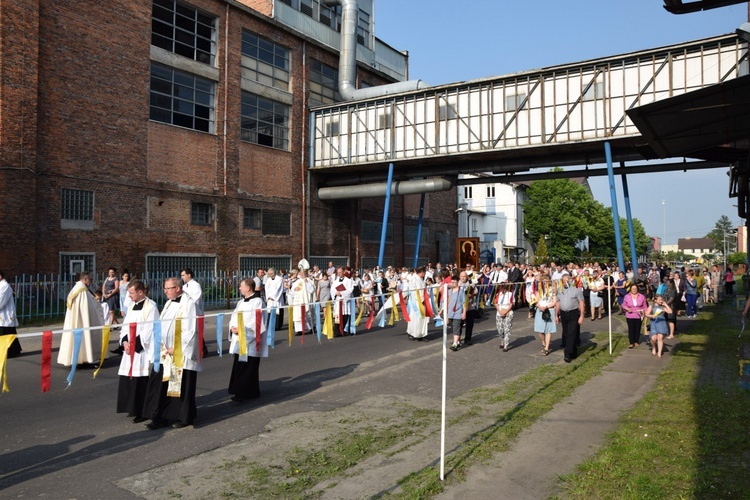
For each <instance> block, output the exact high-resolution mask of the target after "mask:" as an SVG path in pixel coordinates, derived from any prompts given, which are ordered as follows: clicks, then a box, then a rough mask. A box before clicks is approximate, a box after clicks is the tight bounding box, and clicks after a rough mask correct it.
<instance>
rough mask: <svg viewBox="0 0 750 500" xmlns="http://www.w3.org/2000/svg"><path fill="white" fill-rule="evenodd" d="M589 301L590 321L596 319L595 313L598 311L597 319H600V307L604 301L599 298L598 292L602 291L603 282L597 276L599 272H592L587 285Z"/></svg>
mask: <svg viewBox="0 0 750 500" xmlns="http://www.w3.org/2000/svg"><path fill="white" fill-rule="evenodd" d="M589 290H590V291H591V293H590V295H589V301H590V302H591V321H594V320H595V319H596V318H597V315H596V312H597V309H598V310H599V319H602V305H603V304H604V300H603V299H602V298H601V297H600V296H599V292H600V291H602V290H604V280H603V279H602V278H601V276H600V275H599V271H594V273H593V275H592V276H591V282H590V283H589Z"/></svg>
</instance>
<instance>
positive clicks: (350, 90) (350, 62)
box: [321, 0, 428, 101]
mask: <svg viewBox="0 0 750 500" xmlns="http://www.w3.org/2000/svg"><path fill="white" fill-rule="evenodd" d="M321 3H322V4H324V5H326V6H328V7H331V6H334V5H340V6H341V47H340V49H339V50H340V55H339V94H341V97H343V98H344V99H346V100H347V101H354V100H356V99H370V98H372V97H380V96H384V95H388V94H398V93H401V92H411V91H413V90H419V89H423V88H427V87H428V85H427V84H426V83H424V82H423V81H422V80H409V81H406V82H397V83H391V84H389V85H378V86H376V87H368V88H365V89H357V23H358V21H359V5H358V4H357V0H321Z"/></svg>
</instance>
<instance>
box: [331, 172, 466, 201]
mask: <svg viewBox="0 0 750 500" xmlns="http://www.w3.org/2000/svg"><path fill="white" fill-rule="evenodd" d="M388 184H389V183H388V182H376V183H373V184H359V185H355V186H337V187H324V188H320V189H318V198H320V199H321V200H348V199H352V198H382V197H384V196H385V195H386V193H387V192H388ZM455 185H456V184H455V183H454V182H452V181H450V180H448V179H444V178H443V177H433V178H430V179H415V180H411V181H400V182H393V183H392V185H391V195H392V196H397V195H406V194H422V193H436V192H439V191H450V190H451V189H453V188H454V187H455Z"/></svg>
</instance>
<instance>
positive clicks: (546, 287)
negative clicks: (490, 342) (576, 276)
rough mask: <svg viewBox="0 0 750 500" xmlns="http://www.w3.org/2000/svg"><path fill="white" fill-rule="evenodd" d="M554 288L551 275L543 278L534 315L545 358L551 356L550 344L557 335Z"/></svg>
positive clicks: (536, 330) (535, 329)
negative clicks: (553, 336)
mask: <svg viewBox="0 0 750 500" xmlns="http://www.w3.org/2000/svg"><path fill="white" fill-rule="evenodd" d="M554 288H555V287H554V285H553V283H552V281H551V280H550V277H549V275H547V274H545V275H544V276H542V279H541V282H540V283H539V291H538V293H539V300H537V303H536V313H535V315H534V331H535V332H536V333H537V335H539V340H541V341H542V355H544V356H547V355H549V343H550V341H551V340H552V334H553V333H557V325H556V321H557V316H556V315H555V314H554V310H555V303H556V302H557V294H556V293H555V290H554ZM501 347H502V346H501Z"/></svg>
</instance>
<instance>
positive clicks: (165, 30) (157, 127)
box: [0, 0, 456, 275]
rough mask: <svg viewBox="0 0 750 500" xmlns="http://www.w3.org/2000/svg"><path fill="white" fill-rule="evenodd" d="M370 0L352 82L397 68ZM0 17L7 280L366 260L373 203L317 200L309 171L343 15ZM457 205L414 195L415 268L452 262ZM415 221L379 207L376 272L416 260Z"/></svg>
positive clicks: (219, 11)
mask: <svg viewBox="0 0 750 500" xmlns="http://www.w3.org/2000/svg"><path fill="white" fill-rule="evenodd" d="M372 3H373V0H362V1H361V2H360V19H359V25H358V38H359V42H360V47H359V48H360V49H362V50H359V51H358V63H359V64H358V75H357V85H358V87H359V86H375V85H380V84H384V83H389V82H393V81H399V80H404V79H405V78H406V75H407V73H408V67H407V65H408V60H407V57H406V56H405V55H404V54H403V53H401V52H399V51H396V50H395V49H393V48H391V47H389V46H388V45H386V44H385V43H383V42H382V41H380V40H379V39H377V38H376V37H375V36H374V33H373V26H374V19H373V16H372V13H373V8H372V7H373V5H372ZM0 23H2V30H1V31H0V71H1V72H2V75H3V78H2V82H1V83H0V85H2V86H1V87H0V159H1V160H0V192H1V193H2V198H0V268H3V269H4V270H5V271H6V273H7V274H8V275H13V274H17V273H31V272H34V273H36V272H40V273H52V272H55V273H56V272H60V273H70V272H73V271H76V270H80V269H89V270H93V271H96V272H101V271H104V270H105V269H106V268H107V267H108V266H116V267H118V268H123V267H127V268H129V269H130V270H131V271H132V272H135V273H138V274H140V273H142V272H144V271H175V270H177V269H179V267H181V266H183V265H190V266H192V267H193V268H194V269H196V270H202V271H211V270H214V269H224V270H235V269H239V270H240V272H242V273H243V274H246V273H249V272H251V271H252V270H253V269H254V268H256V267H257V266H264V267H265V266H268V265H276V266H278V267H290V266H294V265H296V262H297V261H298V260H299V259H300V258H302V257H307V258H308V259H311V260H312V261H313V262H318V261H323V260H325V261H326V262H327V261H328V260H332V259H331V257H336V259H333V260H335V261H336V262H337V263H340V262H347V263H349V264H350V265H362V264H363V263H364V264H366V265H369V264H372V263H373V262H374V261H375V260H376V257H377V254H378V241H379V230H380V223H381V218H382V210H383V200H382V199H372V200H346V201H338V202H325V203H324V202H322V201H320V200H318V199H317V198H316V196H315V193H316V191H317V182H316V177H315V174H314V173H313V172H309V171H308V168H307V165H308V154H309V151H308V137H309V130H308V128H309V122H308V111H309V109H310V108H311V107H314V106H317V105H322V104H328V103H332V102H334V100H337V98H338V93H337V91H336V79H337V65H338V52H337V47H338V43H339V41H338V36H339V34H338V32H337V29H338V27H339V23H340V9H335V8H334V9H331V8H328V7H325V6H323V5H321V4H320V3H319V2H318V0H254V1H253V0H189V1H187V0H186V1H184V2H183V1H182V0H178V1H176V0H130V1H128V0H114V1H111V2H86V3H85V7H84V5H83V4H82V3H81V2H77V1H73V0H56V1H54V2H52V1H41V0H16V1H14V2H2V3H0ZM308 183H309V185H308ZM455 196H456V194H455V191H450V192H444V193H431V194H428V195H427V203H426V208H425V230H424V231H423V238H422V240H423V242H422V245H421V252H420V259H421V260H424V261H426V260H428V259H430V260H433V261H435V260H438V259H440V258H442V259H443V260H446V259H447V258H450V257H449V256H450V255H452V253H451V252H450V248H449V247H450V244H449V243H448V242H451V241H453V238H454V237H455V236H456V219H455V215H454V213H453V211H454V209H455ZM418 211H419V196H418V195H417V196H412V197H409V196H406V197H401V196H399V197H395V199H393V200H392V203H391V212H390V213H391V217H390V223H389V238H388V241H389V244H388V245H387V247H386V261H387V263H395V264H401V263H410V262H411V260H412V258H413V252H414V238H415V230H416V218H417V216H418ZM375 233H377V235H378V238H373V234H375ZM373 240H374V241H373ZM439 252H440V255H439V254H438V253H439Z"/></svg>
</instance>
